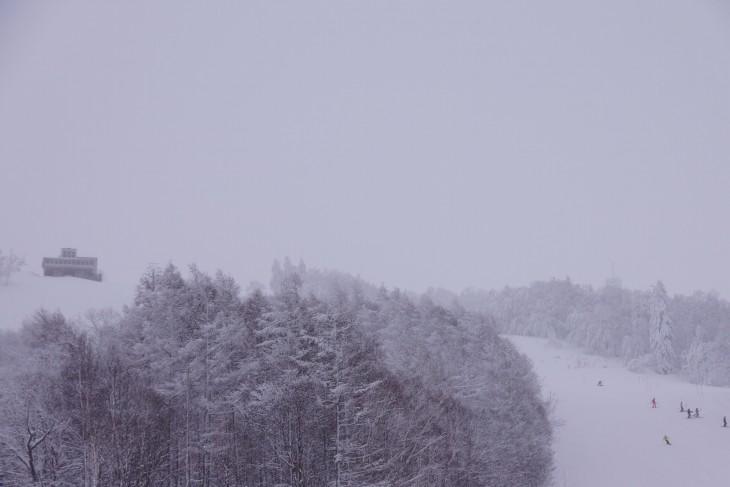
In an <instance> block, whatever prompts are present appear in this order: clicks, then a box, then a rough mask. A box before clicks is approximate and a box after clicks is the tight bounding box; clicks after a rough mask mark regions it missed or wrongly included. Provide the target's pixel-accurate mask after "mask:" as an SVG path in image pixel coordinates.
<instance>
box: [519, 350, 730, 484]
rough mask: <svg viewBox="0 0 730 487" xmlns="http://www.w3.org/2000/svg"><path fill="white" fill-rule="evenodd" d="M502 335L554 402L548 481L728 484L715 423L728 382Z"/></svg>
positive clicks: (729, 440) (727, 397) (728, 437)
mask: <svg viewBox="0 0 730 487" xmlns="http://www.w3.org/2000/svg"><path fill="white" fill-rule="evenodd" d="M507 338H508V339H509V340H510V341H512V342H513V343H514V344H515V345H516V346H517V347H518V349H519V350H520V351H521V352H523V353H524V354H526V355H527V356H528V357H530V359H531V360H532V362H533V364H534V366H535V371H536V373H537V375H538V377H539V378H540V381H541V384H542V387H543V394H544V395H545V396H546V397H552V398H553V400H554V401H555V419H556V420H557V422H558V425H557V426H556V427H555V441H554V450H555V461H556V468H555V473H554V485H555V486H556V487H603V486H606V487H609V486H610V487H655V486H656V487H658V486H662V487H670V486H720V485H730V427H727V428H723V427H722V418H723V416H730V388H724V387H709V386H697V385H694V384H690V383H688V382H683V381H681V380H680V379H678V378H677V377H673V376H660V375H658V374H654V373H651V372H644V373H640V374H637V373H633V372H629V371H628V370H626V369H625V368H624V367H623V365H622V363H621V362H620V361H618V360H614V359H608V358H603V357H598V356H592V355H587V354H585V353H582V352H580V351H579V350H577V349H576V348H574V347H572V346H570V345H558V344H551V343H550V342H549V341H548V340H547V339H542V338H531V337H520V336H510V337H507ZM599 380H602V381H603V384H604V386H603V387H598V386H597V384H598V381H599ZM653 397H655V398H656V401H657V408H656V409H654V408H652V407H651V404H650V402H651V399H652V398H653ZM680 401H682V402H683V403H684V405H685V406H687V405H689V406H690V407H691V408H692V410H694V408H696V407H697V408H700V418H698V419H695V418H692V419H687V414H686V413H681V412H680V411H679V403H680ZM665 434H666V435H668V436H669V438H670V442H671V443H672V445H671V446H668V445H666V444H664V442H663V441H662V438H663V437H664V435H665Z"/></svg>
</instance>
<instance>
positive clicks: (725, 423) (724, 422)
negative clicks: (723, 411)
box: [722, 416, 727, 428]
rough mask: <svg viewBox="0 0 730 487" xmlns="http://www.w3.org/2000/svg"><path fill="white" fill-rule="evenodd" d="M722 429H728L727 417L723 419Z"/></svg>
mask: <svg viewBox="0 0 730 487" xmlns="http://www.w3.org/2000/svg"><path fill="white" fill-rule="evenodd" d="M722 427H723V428H727V418H726V417H725V416H723V417H722Z"/></svg>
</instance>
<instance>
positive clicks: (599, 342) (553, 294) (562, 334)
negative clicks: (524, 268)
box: [426, 278, 730, 386]
mask: <svg viewBox="0 0 730 487" xmlns="http://www.w3.org/2000/svg"><path fill="white" fill-rule="evenodd" d="M426 295H428V296H429V297H430V298H431V299H432V300H433V301H434V302H436V303H440V304H442V305H446V306H450V305H452V303H456V302H458V303H459V305H460V306H463V307H464V308H466V309H468V310H470V311H471V312H474V313H476V314H482V315H485V316H489V317H491V318H492V319H493V321H494V323H495V324H496V326H497V329H498V330H499V332H500V333H506V334H514V335H528V336H538V337H546V338H552V339H557V340H564V341H568V342H570V343H573V344H575V345H577V346H579V347H581V348H582V349H583V350H585V351H587V352H589V353H593V354H597V355H603V356H608V357H619V358H621V359H623V360H624V361H625V363H626V365H627V367H628V368H629V369H631V370H634V371H637V372H638V371H642V370H655V371H656V372H658V373H661V374H669V373H672V374H677V375H680V376H682V377H684V378H686V379H687V380H689V381H691V382H693V383H697V384H707V385H716V386H722V385H730V303H728V302H727V301H726V300H724V299H721V298H720V297H719V296H718V295H717V294H715V293H704V292H696V293H694V294H692V295H690V296H683V295H676V296H672V297H670V296H669V295H668V293H667V291H666V289H665V287H664V285H663V284H662V283H661V282H657V283H656V284H655V285H654V286H652V287H651V289H649V290H646V291H632V290H628V289H622V288H621V287H618V286H606V287H602V288H599V289H593V288H592V287H590V286H583V285H578V284H575V283H573V282H571V281H570V279H567V278H566V279H553V280H550V281H539V282H535V283H533V284H532V285H530V286H526V287H516V288H510V287H508V288H504V289H502V290H501V291H481V290H474V289H468V290H465V291H463V292H462V293H460V294H458V295H457V294H454V293H451V292H449V291H446V290H443V289H430V290H429V291H428V292H427V293H426Z"/></svg>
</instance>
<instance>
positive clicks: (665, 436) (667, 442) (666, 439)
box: [664, 435, 671, 445]
mask: <svg viewBox="0 0 730 487" xmlns="http://www.w3.org/2000/svg"><path fill="white" fill-rule="evenodd" d="M664 442H665V443H666V444H667V445H671V443H669V437H668V436H667V435H664Z"/></svg>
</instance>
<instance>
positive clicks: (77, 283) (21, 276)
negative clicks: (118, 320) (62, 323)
mask: <svg viewBox="0 0 730 487" xmlns="http://www.w3.org/2000/svg"><path fill="white" fill-rule="evenodd" d="M133 296H134V288H133V287H132V286H128V285H124V284H118V283H114V282H95V281H89V280H86V279H78V278H75V277H44V276H39V275H38V274H35V273H33V272H21V273H18V274H14V275H13V277H12V278H11V281H10V284H8V285H5V284H4V283H2V284H0V330H17V329H18V328H20V326H21V325H22V323H23V320H25V319H26V318H28V317H30V316H31V315H32V314H33V313H34V312H35V311H36V310H37V309H39V308H41V307H43V308H46V309H48V310H50V311H56V310H59V311H61V312H62V313H63V314H64V315H66V317H68V318H74V317H76V316H78V315H81V314H83V313H84V312H85V311H86V310H88V309H91V308H106V307H111V308H115V309H117V310H121V309H122V306H123V305H125V304H130V303H131V301H132V298H133Z"/></svg>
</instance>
